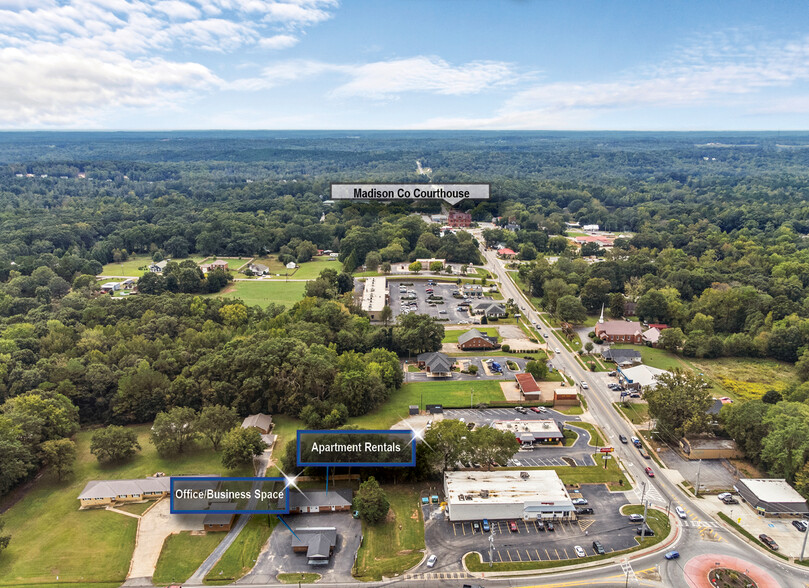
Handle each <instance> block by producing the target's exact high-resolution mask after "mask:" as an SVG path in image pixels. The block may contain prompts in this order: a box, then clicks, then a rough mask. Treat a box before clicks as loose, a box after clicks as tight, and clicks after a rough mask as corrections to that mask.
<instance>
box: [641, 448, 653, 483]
mask: <svg viewBox="0 0 809 588" xmlns="http://www.w3.org/2000/svg"><path fill="white" fill-rule="evenodd" d="M640 456H641V457H642V458H643V459H652V458H651V457H649V454H648V453H646V450H645V449H643V448H642V447H641V448H640ZM652 477H654V476H652Z"/></svg>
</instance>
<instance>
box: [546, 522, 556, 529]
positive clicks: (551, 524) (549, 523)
mask: <svg viewBox="0 0 809 588" xmlns="http://www.w3.org/2000/svg"><path fill="white" fill-rule="evenodd" d="M545 529H546V530H548V531H553V530H554V529H553V523H552V522H550V521H548V522H547V523H545Z"/></svg>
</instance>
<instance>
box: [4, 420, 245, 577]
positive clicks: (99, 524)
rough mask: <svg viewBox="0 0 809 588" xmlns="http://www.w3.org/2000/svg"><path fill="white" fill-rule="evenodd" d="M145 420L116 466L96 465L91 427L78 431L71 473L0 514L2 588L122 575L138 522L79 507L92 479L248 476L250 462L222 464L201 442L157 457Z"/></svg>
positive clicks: (45, 481)
mask: <svg viewBox="0 0 809 588" xmlns="http://www.w3.org/2000/svg"><path fill="white" fill-rule="evenodd" d="M150 426H151V425H149V424H146V425H137V426H133V427H131V428H132V429H133V430H135V431H136V432H137V434H138V442H139V443H140V445H141V447H142V448H143V449H142V450H141V451H140V452H138V453H137V454H136V455H135V456H134V457H133V458H132V459H131V460H129V461H127V462H125V463H122V464H116V465H100V464H99V463H98V461H97V460H96V458H95V456H93V455H92V454H91V453H90V437H91V436H92V431H91V430H84V431H81V432H79V433H78V434H77V435H76V437H75V441H76V450H77V458H76V467H75V472H74V474H73V476H72V477H71V478H69V479H68V480H65V481H62V482H58V481H57V480H56V479H55V477H52V476H51V475H50V474H45V475H44V476H43V477H42V478H41V479H40V480H38V481H37V482H36V483H35V484H34V485H33V487H32V488H31V490H29V491H28V493H27V494H26V495H25V496H24V497H23V498H22V499H21V500H20V501H19V502H17V503H16V504H14V505H13V506H12V507H11V508H9V509H8V511H6V512H5V513H4V514H3V520H4V521H5V523H6V528H5V530H6V531H8V532H9V533H11V535H12V540H11V543H10V544H9V546H8V549H6V550H4V551H3V552H2V554H0V586H8V585H17V586H20V585H24V586H36V585H38V584H47V583H53V582H56V576H59V582H74V583H87V584H89V583H96V582H117V583H119V584H120V583H121V582H123V581H124V579H125V577H126V574H127V571H128V570H129V560H130V558H131V557H132V551H133V549H134V547H135V533H136V529H137V523H138V521H137V519H135V518H132V517H128V516H124V515H122V514H117V513H114V512H109V511H106V510H98V509H94V510H87V511H79V501H78V499H77V497H78V495H79V494H80V493H81V491H82V489H83V488H84V486H85V484H86V483H87V482H88V481H90V480H104V479H117V480H120V479H126V478H144V477H146V476H151V475H153V474H154V473H155V472H165V473H166V474H168V475H171V474H195V473H196V474H212V475H231V476H250V475H252V467H250V466H247V467H244V468H240V469H238V470H235V471H227V470H225V469H224V468H223V467H222V464H221V462H220V459H221V458H220V455H219V454H218V453H216V452H214V451H213V450H211V449H210V448H209V447H208V446H207V445H204V444H203V445H201V446H200V447H199V448H196V449H192V450H189V451H187V452H186V453H184V454H182V455H180V456H176V457H173V458H163V457H160V456H159V455H158V454H157V452H156V451H155V448H154V446H153V445H152V444H151V443H150V442H149V438H148V437H149V427H150ZM43 513H45V514H43ZM55 521H56V522H58V524H57V523H55ZM42 562H47V565H43V563H42Z"/></svg>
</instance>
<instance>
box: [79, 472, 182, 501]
mask: <svg viewBox="0 0 809 588" xmlns="http://www.w3.org/2000/svg"><path fill="white" fill-rule="evenodd" d="M169 480H170V478H169V477H168V476H160V477H155V478H141V479H137V480H91V481H90V482H87V484H86V485H85V486H84V490H82V491H81V494H79V500H91V499H97V498H115V497H117V496H138V495H142V494H146V493H160V492H168V491H169V485H170V482H169Z"/></svg>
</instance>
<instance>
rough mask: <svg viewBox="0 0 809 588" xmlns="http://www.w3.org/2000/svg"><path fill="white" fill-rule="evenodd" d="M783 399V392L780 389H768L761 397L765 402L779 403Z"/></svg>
mask: <svg viewBox="0 0 809 588" xmlns="http://www.w3.org/2000/svg"><path fill="white" fill-rule="evenodd" d="M782 400H783V397H782V396H781V393H780V392H779V391H778V390H767V391H766V392H765V393H764V396H762V397H761V401H762V402H763V403H764V404H778V403H779V402H781V401H782Z"/></svg>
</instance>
